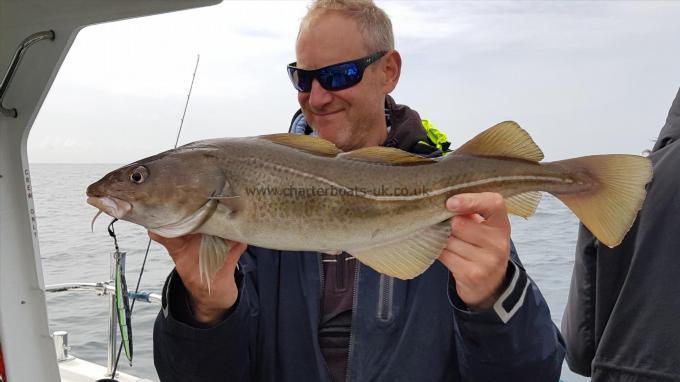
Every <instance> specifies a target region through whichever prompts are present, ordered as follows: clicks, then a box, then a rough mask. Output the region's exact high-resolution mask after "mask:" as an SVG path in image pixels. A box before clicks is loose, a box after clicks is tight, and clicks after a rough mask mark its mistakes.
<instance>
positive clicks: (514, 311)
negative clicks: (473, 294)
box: [449, 244, 564, 382]
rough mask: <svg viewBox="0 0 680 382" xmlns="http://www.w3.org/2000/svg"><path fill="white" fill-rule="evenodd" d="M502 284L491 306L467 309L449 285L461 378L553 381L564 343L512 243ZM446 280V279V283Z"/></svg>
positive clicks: (555, 377) (467, 379) (562, 358)
mask: <svg viewBox="0 0 680 382" xmlns="http://www.w3.org/2000/svg"><path fill="white" fill-rule="evenodd" d="M510 258H511V259H510V262H509V264H508V271H507V274H506V279H505V289H504V291H503V292H502V293H501V296H500V297H499V299H498V301H496V303H495V304H494V306H493V307H492V308H491V309H489V310H487V311H482V312H471V311H469V310H468V309H467V307H466V306H465V304H464V303H463V302H462V301H461V300H460V298H458V296H457V295H456V292H455V283H453V284H452V285H453V288H450V289H449V297H450V300H451V304H452V306H453V309H454V314H455V316H456V323H457V328H456V329H457V330H456V341H457V345H458V346H457V349H458V362H459V365H460V371H461V376H462V378H463V380H464V381H475V382H477V381H480V382H481V381H540V382H547V381H558V380H559V377H560V372H561V369H562V361H563V360H564V344H563V341H562V337H561V336H560V333H559V331H558V330H557V327H555V324H553V322H552V319H551V318H550V310H549V309H548V304H547V303H546V302H545V299H544V298H543V295H541V292H540V291H539V290H538V287H536V285H535V284H534V283H533V282H532V281H531V279H530V278H529V277H528V276H527V273H526V271H525V270H524V268H523V267H522V263H521V262H520V261H519V257H518V256H517V252H516V250H515V247H514V245H512V244H511V252H510ZM450 285H451V284H450Z"/></svg>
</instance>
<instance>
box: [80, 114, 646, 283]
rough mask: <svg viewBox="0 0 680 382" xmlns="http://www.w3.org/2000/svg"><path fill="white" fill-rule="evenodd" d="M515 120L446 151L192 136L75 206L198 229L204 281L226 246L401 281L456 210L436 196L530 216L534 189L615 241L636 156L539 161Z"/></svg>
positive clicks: (297, 138)
mask: <svg viewBox="0 0 680 382" xmlns="http://www.w3.org/2000/svg"><path fill="white" fill-rule="evenodd" d="M542 160H543V152H542V151H541V149H540V148H539V147H538V146H537V145H536V143H535V142H534V141H533V140H532V138H531V137H530V136H529V134H528V133H527V132H526V131H525V130H524V129H522V128H521V127H520V126H519V125H518V124H517V123H516V122H513V121H505V122H501V123H499V124H497V125H495V126H493V127H491V128H489V129H487V130H485V131H483V132H481V133H480V134H478V135H477V136H475V137H474V138H472V139H471V140H470V141H468V142H466V143H465V144H463V145H462V146H460V147H459V148H458V149H456V150H454V151H452V152H450V153H448V154H447V155H445V156H443V157H440V158H436V159H432V158H424V157H421V156H418V155H415V154H411V153H408V152H406V151H402V150H399V149H396V148H390V147H382V146H375V147H365V148H360V149H357V150H354V151H348V152H343V151H341V150H339V149H338V148H337V147H336V146H335V145H333V143H331V142H329V141H326V140H324V139H322V138H318V137H313V136H305V135H295V134H272V135H263V136H255V137H239V138H220V139H209V140H202V141H197V142H193V143H190V144H187V145H184V146H181V147H179V148H176V149H173V150H169V151H165V152H162V153H160V154H157V155H154V156H151V157H148V158H145V159H141V160H138V161H136V162H134V163H131V164H129V165H126V166H123V167H121V168H119V169H117V170H114V171H112V172H110V173H108V174H107V175H105V176H104V177H103V178H102V179H101V180H99V181H97V182H95V183H93V184H91V185H90V186H89V187H88V188H87V191H86V194H87V197H88V198H87V202H88V203H89V204H91V205H93V206H94V207H96V208H98V209H99V210H100V212H101V211H103V212H104V213H106V214H108V215H110V216H113V217H116V218H118V219H122V220H127V221H129V222H132V223H136V224H139V225H141V226H143V227H145V228H147V229H148V230H149V231H151V232H154V233H157V234H159V235H161V236H164V237H179V236H183V235H186V234H189V233H201V234H202V235H203V236H202V241H201V247H200V250H199V268H200V274H201V277H202V278H203V277H205V280H207V281H208V283H210V280H211V279H212V277H213V276H214V274H215V273H216V272H217V270H219V267H220V266H221V265H222V263H223V260H224V257H225V256H226V253H227V251H228V248H229V245H228V244H227V243H228V242H227V241H225V240H223V239H228V240H231V241H237V242H243V243H247V244H249V245H255V246H259V247H264V248H275V249H278V250H299V251H314V252H323V253H340V252H346V253H349V254H350V255H352V256H354V257H355V258H356V259H357V260H358V261H360V262H361V263H362V264H364V265H366V266H368V267H370V268H372V269H374V270H375V271H377V272H380V273H383V274H386V275H388V276H392V277H396V278H399V279H412V278H414V277H417V276H418V275H419V274H421V273H423V272H424V271H425V270H426V269H428V267H429V266H430V265H431V264H432V263H433V262H434V261H435V260H436V259H437V258H438V257H439V255H440V254H441V252H442V250H443V248H444V247H445V245H446V243H447V240H448V237H449V236H450V234H451V224H450V219H451V218H452V217H453V216H454V214H453V213H452V212H451V211H449V210H447V209H446V208H445V203H446V200H447V199H448V198H449V197H451V196H453V195H456V194H460V193H475V192H496V193H499V194H501V195H502V196H503V198H504V200H505V203H506V207H507V209H508V212H509V213H512V214H515V215H518V216H522V217H525V218H526V217H529V216H530V215H532V214H533V213H534V212H535V210H536V207H537V206H538V204H539V201H540V198H541V192H548V193H550V194H552V195H554V196H555V197H557V198H558V199H559V200H561V201H562V202H563V203H564V204H565V205H566V206H567V207H568V208H569V209H570V210H571V211H572V212H573V213H574V214H575V215H576V216H577V217H578V218H579V219H580V221H581V222H582V223H583V224H584V225H585V226H586V227H587V228H588V229H589V230H590V231H591V232H592V233H593V234H594V236H595V237H596V238H597V239H598V240H599V241H600V242H602V243H603V244H605V245H607V246H610V247H613V246H616V245H617V244H619V243H620V242H621V241H622V239H623V237H624V236H625V234H626V232H627V231H628V230H629V229H630V227H631V226H632V224H633V222H634V220H635V218H636V215H637V212H638V211H639V209H640V208H641V206H642V203H643V201H644V198H645V185H646V184H647V183H648V182H649V181H650V180H651V177H652V166H651V162H650V160H649V159H648V158H645V157H642V156H637V155H627V154H609V155H593V156H585V157H579V158H572V159H566V160H560V161H554V162H541V161H542Z"/></svg>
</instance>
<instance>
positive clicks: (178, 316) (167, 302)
mask: <svg viewBox="0 0 680 382" xmlns="http://www.w3.org/2000/svg"><path fill="white" fill-rule="evenodd" d="M234 278H235V280H236V287H237V288H238V290H239V293H238V297H237V298H236V302H234V305H232V306H231V308H229V309H228V310H227V311H226V312H224V315H223V316H222V318H220V320H219V321H218V322H217V323H216V324H213V325H206V324H203V323H201V322H198V321H197V320H196V319H195V318H194V315H193V313H192V311H191V306H190V303H189V292H188V291H187V290H186V287H185V286H184V283H183V282H182V279H181V278H180V277H179V274H178V273H177V271H176V270H175V269H173V270H172V272H170V275H168V277H167V279H166V280H165V285H164V286H163V298H162V304H163V316H164V317H165V318H166V319H167V318H168V313H169V314H170V315H171V316H172V318H174V319H175V320H177V321H179V322H181V323H183V324H186V325H188V326H190V327H193V328H196V329H208V328H211V327H213V326H216V325H219V324H220V323H222V322H223V321H224V320H226V319H227V318H229V316H230V315H231V313H232V312H233V311H234V310H236V307H237V306H238V304H239V302H240V300H241V286H242V284H243V275H242V274H241V272H239V271H238V270H236V271H235V274H234Z"/></svg>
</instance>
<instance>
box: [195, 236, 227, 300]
mask: <svg viewBox="0 0 680 382" xmlns="http://www.w3.org/2000/svg"><path fill="white" fill-rule="evenodd" d="M228 253H229V244H228V242H227V241H226V240H224V239H222V238H221V237H217V236H212V235H206V234H203V236H202V238H201V246H200V248H199V250H198V269H199V273H200V275H201V281H204V280H205V281H206V282H207V283H208V291H210V288H211V286H212V280H213V277H215V273H217V271H219V270H220V268H222V265H224V258H225V257H226V256H227V254H228Z"/></svg>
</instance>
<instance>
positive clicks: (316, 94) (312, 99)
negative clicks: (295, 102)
mask: <svg viewBox="0 0 680 382" xmlns="http://www.w3.org/2000/svg"><path fill="white" fill-rule="evenodd" d="M332 100H333V94H332V93H331V92H329V91H328V90H326V89H324V88H323V87H321V84H319V81H317V80H316V79H314V80H313V81H312V89H311V90H310V91H309V105H310V106H311V107H313V108H315V109H322V108H323V107H324V106H325V105H327V104H329V103H330V102H331V101H332Z"/></svg>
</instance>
